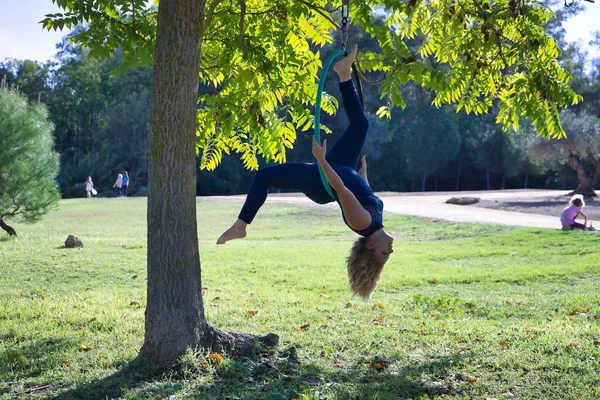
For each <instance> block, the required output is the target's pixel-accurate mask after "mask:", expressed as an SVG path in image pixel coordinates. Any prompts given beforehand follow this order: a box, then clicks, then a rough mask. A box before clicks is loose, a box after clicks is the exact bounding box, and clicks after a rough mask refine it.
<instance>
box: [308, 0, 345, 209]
mask: <svg viewBox="0 0 600 400" xmlns="http://www.w3.org/2000/svg"><path fill="white" fill-rule="evenodd" d="M349 2H350V0H342V50H337V51H335V52H334V53H333V54H332V55H330V56H329V58H328V59H327V61H326V62H325V65H324V66H323V70H322V71H321V76H320V77H319V87H318V89H317V102H316V104H315V139H316V140H317V143H318V144H319V146H320V145H321V99H322V97H323V86H325V79H326V78H327V72H328V71H329V67H331V64H332V63H333V61H335V59H336V58H338V57H345V56H346V55H347V53H346V40H347V39H348V32H347V28H348V17H349V16H350V6H349V4H348V3H349ZM317 165H318V166H319V174H320V175H321V181H322V182H323V186H324V187H325V190H327V193H329V195H330V196H331V198H332V199H335V196H334V195H333V190H332V189H331V185H329V182H328V181H327V177H326V176H325V173H324V172H323V168H321V164H319V163H317Z"/></svg>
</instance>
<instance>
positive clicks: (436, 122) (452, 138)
mask: <svg viewBox="0 0 600 400" xmlns="http://www.w3.org/2000/svg"><path fill="white" fill-rule="evenodd" d="M459 147H460V136H459V135H458V127H457V124H456V122H455V120H454V119H452V118H451V117H450V116H449V115H448V114H447V113H446V112H445V111H444V110H442V109H437V108H433V107H427V108H424V109H422V110H421V112H420V113H419V114H418V115H417V117H416V121H415V122H414V123H413V124H412V126H411V127H410V130H409V132H408V135H407V137H406V140H405V154H406V155H407V159H406V174H407V175H408V176H409V177H410V178H417V179H418V178H420V179H421V191H423V192H424V191H425V185H426V183H427V177H428V176H429V175H431V174H433V173H435V172H437V171H439V170H441V169H442V168H444V167H446V166H447V165H448V163H449V162H450V161H452V160H453V159H454V157H455V156H456V154H457V152H458V150H459Z"/></svg>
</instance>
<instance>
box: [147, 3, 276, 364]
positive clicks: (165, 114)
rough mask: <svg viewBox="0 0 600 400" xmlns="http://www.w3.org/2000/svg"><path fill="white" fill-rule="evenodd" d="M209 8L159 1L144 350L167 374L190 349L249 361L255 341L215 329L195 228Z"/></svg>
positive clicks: (273, 338)
mask: <svg viewBox="0 0 600 400" xmlns="http://www.w3.org/2000/svg"><path fill="white" fill-rule="evenodd" d="M205 4H206V0H161V2H160V7H159V11H158V30H157V35H156V44H155V53H154V61H155V63H154V81H153V85H154V86H153V92H152V104H151V117H150V118H151V132H152V133H151V137H150V164H149V191H148V217H147V219H148V253H147V254H148V299H147V307H146V314H145V318H146V320H145V324H146V326H145V328H146V334H145V337H144V344H143V346H142V349H141V350H140V354H141V355H142V356H145V357H148V358H150V359H151V360H153V361H154V362H156V363H157V364H159V365H163V366H170V365H172V364H173V363H175V362H176V361H177V358H178V357H179V356H181V355H182V354H183V353H184V352H185V350H186V349H187V348H189V347H191V348H197V347H202V348H205V349H210V350H213V351H223V350H229V351H232V352H234V353H235V352H239V353H245V354H248V353H249V352H251V351H252V349H253V347H254V344H255V342H256V341H255V339H258V340H260V341H262V342H264V343H267V344H271V345H273V344H276V343H277V339H278V338H277V336H276V335H272V334H269V335H267V336H266V337H263V338H256V337H254V336H251V335H248V334H244V333H227V332H222V331H219V330H218V329H215V328H213V327H212V326H210V325H209V324H208V322H207V320H206V317H205V314H204V304H203V301H202V283H201V272H200V254H199V251H198V234H197V224H196V104H197V100H198V83H199V82H198V81H199V79H198V71H199V64H200V51H201V44H202V33H203V32H202V29H203V28H202V24H203V20H204V12H205Z"/></svg>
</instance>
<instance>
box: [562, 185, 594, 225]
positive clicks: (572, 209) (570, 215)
mask: <svg viewBox="0 0 600 400" xmlns="http://www.w3.org/2000/svg"><path fill="white" fill-rule="evenodd" d="M583 207H585V203H584V202H583V196H582V195H577V194H576V195H574V196H573V197H572V198H571V201H569V205H568V206H567V207H565V209H564V210H563V212H562V214H561V215H560V223H561V224H562V226H563V228H564V227H569V228H575V229H584V230H585V229H587V223H588V217H587V215H585V214H584V213H583V212H582V211H581V209H582V208H583ZM580 215H581V216H582V217H583V218H584V221H583V224H582V223H580V222H576V221H575V220H576V219H577V217H578V216H580Z"/></svg>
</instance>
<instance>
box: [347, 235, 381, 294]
mask: <svg viewBox="0 0 600 400" xmlns="http://www.w3.org/2000/svg"><path fill="white" fill-rule="evenodd" d="M346 261H347V262H348V279H349V281H350V287H351V289H352V292H353V293H354V294H358V295H359V296H360V297H362V298H363V299H364V300H368V299H369V298H370V297H371V294H372V293H373V291H374V290H375V287H376V286H377V282H379V275H381V271H382V270H383V264H381V263H378V262H377V261H376V259H375V257H374V254H373V251H372V250H371V249H368V248H367V238H366V237H360V238H358V239H356V241H355V242H354V244H353V245H352V249H351V250H350V255H349V256H348V258H347V259H346Z"/></svg>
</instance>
